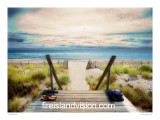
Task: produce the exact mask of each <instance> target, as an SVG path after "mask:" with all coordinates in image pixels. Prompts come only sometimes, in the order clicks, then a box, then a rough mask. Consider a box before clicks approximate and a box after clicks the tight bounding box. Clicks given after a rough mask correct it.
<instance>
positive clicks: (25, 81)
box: [8, 64, 69, 112]
mask: <svg viewBox="0 0 160 120" xmlns="http://www.w3.org/2000/svg"><path fill="white" fill-rule="evenodd" d="M54 67H55V70H56V73H57V76H58V78H59V81H60V84H61V85H62V87H63V86H64V87H65V89H67V87H66V86H67V84H68V83H69V75H68V71H67V70H66V69H64V67H63V66H61V65H58V64H54ZM42 82H45V85H46V86H47V87H50V78H49V66H48V65H39V66H35V65H34V64H28V65H23V66H20V65H19V66H14V65H8V111H9V112H19V111H20V109H19V107H16V106H18V105H19V98H21V97H24V96H26V95H30V96H31V97H32V99H34V98H35V97H36V96H37V95H38V94H39V93H40V91H41V90H40V89H39V85H40V84H41V83H42ZM54 87H55V88H56V89H58V86H57V85H56V84H54Z"/></svg>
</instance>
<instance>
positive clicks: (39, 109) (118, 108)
mask: <svg viewBox="0 0 160 120" xmlns="http://www.w3.org/2000/svg"><path fill="white" fill-rule="evenodd" d="M25 112H128V110H127V109H126V108H125V107H124V106H116V107H115V108H100V107H98V106H97V107H96V108H95V107H94V108H92V109H91V108H85V109H83V108H76V107H75V108H74V109H72V108H71V107H70V108H69V107H68V108H65V109H60V108H59V109H54V108H47V109H46V108H42V106H36V107H35V108H33V107H32V106H30V107H28V108H27V110H26V111H25Z"/></svg>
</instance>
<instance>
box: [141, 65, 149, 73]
mask: <svg viewBox="0 0 160 120" xmlns="http://www.w3.org/2000/svg"><path fill="white" fill-rule="evenodd" d="M139 70H140V71H142V72H150V73H151V72H152V66H151V65H148V64H142V65H141V66H139Z"/></svg>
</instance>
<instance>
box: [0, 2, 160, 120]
mask: <svg viewBox="0 0 160 120" xmlns="http://www.w3.org/2000/svg"><path fill="white" fill-rule="evenodd" d="M158 5H160V4H159V1H158V0H155V1H154V0H82V1H78V0H54V1H53V0H1V3H0V48H1V50H0V56H1V57H0V76H1V79H0V91H1V97H0V119H1V120H3V119H4V120H7V119H10V120H15V119H17V120H22V119H23V120H28V119H37V120H41V119H43V120H46V119H57V120H58V119H67V120H72V119H74V120H75V119H80V120H87V119H91V120H94V119H99V120H103V119H104V120H107V119H111V120H119V119H123V120H125V119H127V120H128V119H129V120H143V119H144V120H151V119H154V120H156V119H158V117H159V118H160V116H159V107H160V105H159V101H160V87H159V86H160V73H159V70H160V63H159V62H160V53H159V51H160V49H159V48H160V12H159V11H160V7H159V6H158ZM8 7H110V8H113V7H122V8H124V7H128V8H130V7H152V8H153V68H154V69H153V91H154V95H153V98H154V99H153V113H151V114H145V113H143V114H142V113H18V114H8V112H7V8H8Z"/></svg>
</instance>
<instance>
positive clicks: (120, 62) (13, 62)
mask: <svg viewBox="0 0 160 120" xmlns="http://www.w3.org/2000/svg"><path fill="white" fill-rule="evenodd" d="M70 61H75V62H76V61H77V62H79V61H81V62H84V63H85V62H88V61H90V68H91V69H94V68H99V69H102V66H104V65H107V64H108V62H109V59H103V60H102V59H95V60H54V59H52V62H53V64H59V65H62V66H64V68H66V69H67V68H68V62H70ZM27 64H35V65H36V66H39V65H41V64H44V65H47V64H48V63H47V60H45V59H8V65H17V66H19V65H22V66H23V65H27ZM142 64H149V65H152V61H151V60H128V59H116V60H115V61H114V63H113V65H129V66H135V67H138V66H140V65H142Z"/></svg>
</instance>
